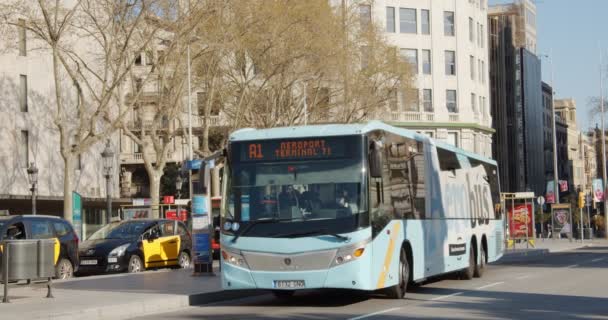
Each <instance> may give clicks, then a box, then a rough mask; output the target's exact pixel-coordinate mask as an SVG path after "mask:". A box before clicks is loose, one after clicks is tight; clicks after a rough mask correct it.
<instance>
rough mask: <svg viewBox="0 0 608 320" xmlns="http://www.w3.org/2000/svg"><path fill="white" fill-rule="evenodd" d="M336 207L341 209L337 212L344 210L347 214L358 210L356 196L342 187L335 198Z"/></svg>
mask: <svg viewBox="0 0 608 320" xmlns="http://www.w3.org/2000/svg"><path fill="white" fill-rule="evenodd" d="M337 203H338V208H339V209H342V210H339V211H338V212H339V213H340V212H346V213H347V214H348V215H352V214H355V213H358V212H359V208H358V207H357V199H356V196H354V195H351V193H350V192H348V189H347V188H346V187H344V188H343V189H342V192H340V196H339V197H338V200H337Z"/></svg>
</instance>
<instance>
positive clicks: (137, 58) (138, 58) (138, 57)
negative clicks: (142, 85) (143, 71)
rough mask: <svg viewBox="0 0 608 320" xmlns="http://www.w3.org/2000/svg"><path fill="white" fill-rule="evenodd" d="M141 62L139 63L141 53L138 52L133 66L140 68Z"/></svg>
mask: <svg viewBox="0 0 608 320" xmlns="http://www.w3.org/2000/svg"><path fill="white" fill-rule="evenodd" d="M141 64H142V61H141V52H138V53H136V54H135V65H136V66H141Z"/></svg>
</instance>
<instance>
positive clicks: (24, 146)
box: [19, 130, 30, 168]
mask: <svg viewBox="0 0 608 320" xmlns="http://www.w3.org/2000/svg"><path fill="white" fill-rule="evenodd" d="M29 151H30V137H29V133H28V131H27V130H21V141H20V144H19V156H20V157H21V161H20V162H21V165H22V166H23V167H24V168H27V166H28V165H29V163H30V155H29Z"/></svg>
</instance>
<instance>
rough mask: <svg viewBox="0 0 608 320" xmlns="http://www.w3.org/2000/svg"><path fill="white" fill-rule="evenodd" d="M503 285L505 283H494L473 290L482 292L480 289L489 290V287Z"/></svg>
mask: <svg viewBox="0 0 608 320" xmlns="http://www.w3.org/2000/svg"><path fill="white" fill-rule="evenodd" d="M503 283H505V282H504V281H501V282H494V283H490V284H486V285H485V286H481V287H479V288H475V290H482V289H486V288H489V287H493V286H497V285H499V284H503Z"/></svg>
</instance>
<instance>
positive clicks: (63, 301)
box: [0, 269, 259, 320]
mask: <svg viewBox="0 0 608 320" xmlns="http://www.w3.org/2000/svg"><path fill="white" fill-rule="evenodd" d="M54 284H55V285H54V289H53V295H54V296H55V298H53V299H47V298H45V297H46V286H44V285H43V284H36V285H34V286H24V285H14V286H11V287H9V297H10V299H11V303H8V304H5V303H0V315H2V318H4V317H5V316H9V315H13V316H18V317H19V318H21V319H87V320H97V319H112V320H119V319H128V318H132V317H137V316H144V315H148V314H153V313H160V312H170V311H172V310H176V309H179V308H184V307H187V306H190V305H197V304H205V303H211V302H216V301H221V300H229V299H236V298H242V297H246V296H249V295H252V294H259V292H255V293H254V292H250V291H249V292H248V291H222V289H221V285H220V276H219V272H218V273H216V276H213V277H209V276H198V277H195V276H192V269H187V270H159V271H152V272H145V273H140V274H120V275H112V276H96V277H88V278H76V279H71V280H67V281H57V282H55V283H54ZM0 287H1V286H0ZM0 295H1V293H0ZM9 318H14V317H7V319H9Z"/></svg>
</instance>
